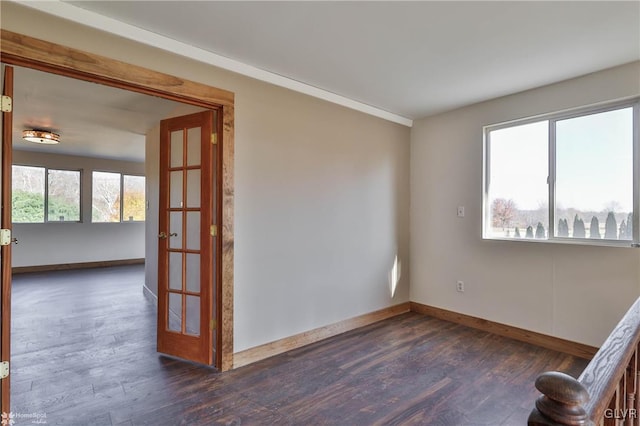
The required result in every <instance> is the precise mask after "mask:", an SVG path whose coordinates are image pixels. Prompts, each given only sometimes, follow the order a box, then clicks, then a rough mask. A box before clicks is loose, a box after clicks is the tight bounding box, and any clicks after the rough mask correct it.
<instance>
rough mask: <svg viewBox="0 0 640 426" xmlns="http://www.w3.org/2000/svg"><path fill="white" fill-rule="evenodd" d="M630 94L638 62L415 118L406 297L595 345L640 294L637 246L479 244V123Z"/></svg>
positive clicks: (637, 85)
mask: <svg viewBox="0 0 640 426" xmlns="http://www.w3.org/2000/svg"><path fill="white" fill-rule="evenodd" d="M496 78H498V77H496ZM638 94H640V63H638V62H636V63H633V64H628V65H625V66H621V67H617V68H614V69H611V70H607V71H603V72H599V73H595V74H591V75H587V76H584V77H581V78H577V79H573V80H569V81H566V82H562V83H558V84H554V85H551V86H546V87H543V88H539V89H535V90H531V91H527V92H523V93H519V94H515V95H512V96H507V97H504V98H500V99H495V100H492V101H488V102H484V103H480V104H477V105H472V106H469V107H466V108H462V109H458V110H455V111H451V112H448V113H444V114H441V115H438V116H434V117H430V118H426V119H423V120H419V121H415V122H414V127H413V129H412V132H411V258H412V266H411V300H412V301H415V302H419V303H423V304H427V305H432V306H437V307H440V308H444V309H449V310H452V311H456V312H461V313H465V314H468V315H473V316H477V317H481V318H485V319H489V320H492V321H497V322H501V323H505V324H510V325H514V326H518V327H522V328H525V329H528V330H534V331H537V332H541V333H545V334H549V335H553V336H557V337H561V338H566V339H569V340H573V341H578V342H582V343H586V344H590V345H595V346H599V345H600V344H601V343H602V342H603V340H604V339H605V337H606V336H607V335H608V334H609V332H610V331H611V329H612V328H613V327H614V326H615V324H616V323H617V322H618V320H619V319H620V317H621V316H622V315H623V314H624V312H625V311H626V310H627V309H628V307H629V306H630V305H631V303H632V302H633V301H634V300H635V299H636V298H637V297H638V296H639V295H640V250H634V249H631V248H611V247H587V246H575V245H558V244H551V243H536V242H517V241H483V240H482V239H481V235H482V190H483V188H482V163H483V159H482V126H484V125H487V124H493V123H499V122H503V121H508V120H513V119H518V118H522V117H527V116H533V115H536V114H541V113H546V112H553V111H558V110H563V109H567V108H571V107H576V106H583V105H588V104H592V103H596V102H601V101H607V100H613V99H618V98H622V97H627V96H631V95H638ZM458 205H464V206H465V207H466V217H464V218H458V217H456V206H458ZM456 280H464V281H465V292H464V293H458V292H456V289H455V283H456Z"/></svg>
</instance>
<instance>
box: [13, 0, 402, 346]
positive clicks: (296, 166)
mask: <svg viewBox="0 0 640 426" xmlns="http://www.w3.org/2000/svg"><path fill="white" fill-rule="evenodd" d="M45 22H46V25H45ZM2 27H3V28H6V29H8V30H11V31H15V32H20V33H23V34H27V35H30V36H33V37H38V38H43V39H46V40H49V41H52V42H55V43H60V44H63V45H67V46H71V47H74V48H78V49H83V50H87V51H91V52H94V53H99V54H101V55H105V56H109V57H112V58H115V59H120V60H123V61H125V62H129V63H134V64H137V65H141V66H144V67H147V68H152V69H155V70H158V71H162V72H165V73H168V74H173V75H176V76H180V77H183V78H187V79H190V80H194V81H198V82H201V83H204V84H208V85H211V86H216V87H219V88H222V89H226V90H230V91H233V92H235V94H236V110H235V111H236V116H235V135H236V156H235V194H236V198H235V202H236V203H235V264H234V266H235V288H234V291H235V295H234V297H235V300H234V301H235V309H234V350H235V351H240V350H243V349H247V348H250V347H253V346H256V345H259V344H262V343H266V342H269V341H273V340H276V339H280V338H283V337H287V336H290V335H293V334H296V333H300V332H304V331H307V330H310V329H313V328H316V327H320V326H324V325H328V324H331V323H334V322H337V321H341V320H344V319H347V318H350V317H353V316H356V315H360V314H364V313H368V312H371V311H374V310H377V309H380V308H384V307H387V306H390V305H394V304H397V303H401V302H405V301H407V300H408V297H409V280H408V278H409V276H408V273H405V274H403V275H402V277H401V280H400V283H399V285H398V288H397V290H396V293H395V295H394V297H391V294H390V289H389V279H388V275H389V271H390V269H391V267H392V266H393V260H394V257H395V256H396V254H397V255H398V256H399V258H400V260H401V262H402V263H403V265H402V266H403V269H404V270H405V272H407V271H408V248H409V247H408V244H409V227H408V226H409V220H408V219H409V134H410V131H409V129H408V128H406V127H403V126H401V125H397V124H392V123H389V122H386V121H383V120H381V119H377V118H373V117H370V116H367V115H364V114H362V113H359V112H355V111H352V110H348V109H346V108H343V107H339V106H335V105H332V104H330V103H327V102H324V101H320V100H317V99H313V98H311V97H308V96H305V95H301V94H299V93H295V92H292V91H289V90H286V89H282V88H278V87H275V86H271V85H268V84H266V83H262V82H258V81H255V80H252V79H249V78H246V77H242V76H239V75H236V74H233V73H230V72H227V71H223V70H220V69H217V68H214V67H211V66H206V65H203V64H201V63H197V62H195V61H191V60H186V59H183V58H180V57H179V56H177V55H172V54H170V53H166V52H162V51H159V50H157V49H153V48H148V47H144V46H141V45H139V44H137V43H134V42H130V41H127V40H123V39H120V38H118V37H116V36H112V35H107V34H104V33H100V32H98V31H94V30H89V29H87V28H84V27H82V26H80V25H77V24H71V23H66V22H63V21H61V20H59V19H55V18H49V17H46V19H45V15H42V14H40V13H37V12H34V11H31V10H29V9H26V8H24V7H22V6H19V5H16V4H12V3H9V4H8V3H7V2H3V3H2ZM153 152H154V151H153V149H151V148H149V147H148V149H147V156H148V157H147V164H151V161H152V160H151V157H152V155H153ZM152 167H155V166H152V165H148V168H147V173H150V168H152ZM148 179H149V182H153V176H148ZM154 193H155V192H154V190H153V189H152V188H150V202H151V205H153V203H154V202H155V203H157V201H155V200H154V199H153V197H154V196H155V197H157V195H152V194H154ZM154 232H157V231H154ZM151 267H152V266H149V268H151ZM148 284H149V283H148Z"/></svg>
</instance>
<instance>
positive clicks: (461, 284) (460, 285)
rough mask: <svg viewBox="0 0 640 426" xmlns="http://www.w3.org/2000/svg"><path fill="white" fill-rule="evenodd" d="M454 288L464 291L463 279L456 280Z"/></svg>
mask: <svg viewBox="0 0 640 426" xmlns="http://www.w3.org/2000/svg"><path fill="white" fill-rule="evenodd" d="M456 290H458V291H459V292H460V293H463V292H464V281H458V282H457V283H456Z"/></svg>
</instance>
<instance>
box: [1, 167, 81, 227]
mask: <svg viewBox="0 0 640 426" xmlns="http://www.w3.org/2000/svg"><path fill="white" fill-rule="evenodd" d="M13 166H18V167H32V168H34V169H44V221H43V222H13V220H12V223H13V224H18V225H37V224H43V223H82V169H66V168H60V167H47V166H34V165H32V164H22V163H13V164H12V165H11V167H12V169H13ZM50 170H55V171H61V172H78V179H79V182H78V191H79V192H78V203H79V205H78V220H66V219H65V220H49V171H50ZM12 172H13V170H12Z"/></svg>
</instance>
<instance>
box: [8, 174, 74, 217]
mask: <svg viewBox="0 0 640 426" xmlns="http://www.w3.org/2000/svg"><path fill="white" fill-rule="evenodd" d="M45 176H46V179H45ZM11 198H12V200H11V201H12V207H11V208H12V217H13V219H12V220H13V222H14V223H44V222H54V221H55V222H78V221H80V171H79V170H55V169H47V168H45V167H30V166H19V165H14V166H13V167H12V197H11Z"/></svg>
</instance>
